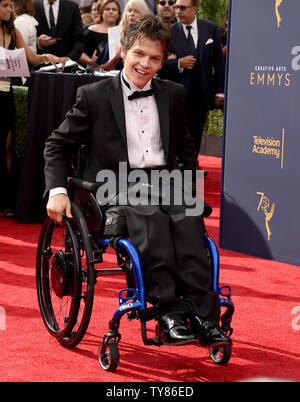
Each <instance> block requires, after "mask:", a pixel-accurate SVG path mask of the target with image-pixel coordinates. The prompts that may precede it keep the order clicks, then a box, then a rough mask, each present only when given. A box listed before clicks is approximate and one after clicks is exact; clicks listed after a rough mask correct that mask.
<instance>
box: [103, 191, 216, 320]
mask: <svg viewBox="0 0 300 402" xmlns="http://www.w3.org/2000/svg"><path fill="white" fill-rule="evenodd" d="M159 191H160V190H159ZM119 195H120V192H119ZM162 198H163V197H161V198H160V201H161V199H162ZM113 208H114V209H115V207H113ZM120 208H121V209H120V211H122V214H124V215H125V220H126V226H127V230H128V234H129V238H130V240H131V242H132V243H133V244H134V245H135V247H136V248H137V250H138V252H139V255H140V259H141V263H142V266H143V272H144V279H145V286H146V294H147V301H148V302H149V303H151V304H152V305H153V306H154V307H156V309H157V310H158V311H159V313H160V315H163V314H167V313H171V312H192V313H195V314H197V315H199V316H200V317H202V318H214V316H215V314H216V311H217V298H216V294H214V293H213V292H211V291H210V287H211V267H210V264H209V260H208V257H207V254H206V250H205V247H204V223H203V216H202V211H201V214H198V215H196V216H190V214H187V213H186V212H187V208H186V206H185V205H184V202H183V203H182V204H181V205H176V203H175V202H174V201H171V202H169V203H162V202H159V203H158V205H152V204H151V203H147V205H135V206H132V205H130V203H129V205H126V206H122V207H120ZM108 210H109V207H108ZM123 218H124V216H123Z"/></svg>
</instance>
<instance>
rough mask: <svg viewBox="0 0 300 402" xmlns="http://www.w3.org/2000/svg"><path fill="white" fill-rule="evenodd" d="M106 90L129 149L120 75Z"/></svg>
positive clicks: (123, 138)
mask: <svg viewBox="0 0 300 402" xmlns="http://www.w3.org/2000/svg"><path fill="white" fill-rule="evenodd" d="M106 90H107V95H108V98H109V100H110V103H111V107H112V110H113V114H114V117H115V119H116V122H117V125H118V127H119V130H120V134H121V137H122V140H123V142H124V144H125V146H126V149H127V139H126V123H125V110H124V102H123V92H122V87H121V81H120V74H119V75H118V76H116V77H114V78H113V79H112V81H111V85H110V86H108V87H107V88H106Z"/></svg>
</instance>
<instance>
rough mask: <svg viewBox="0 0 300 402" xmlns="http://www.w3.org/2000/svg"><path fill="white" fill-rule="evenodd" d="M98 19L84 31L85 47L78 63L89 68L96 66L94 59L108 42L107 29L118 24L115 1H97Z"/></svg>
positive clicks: (119, 13) (117, 6)
mask: <svg viewBox="0 0 300 402" xmlns="http://www.w3.org/2000/svg"><path fill="white" fill-rule="evenodd" d="M97 6H98V10H99V17H98V18H97V20H96V23H95V24H93V25H90V26H88V27H87V28H86V29H85V31H84V33H83V34H84V37H85V43H86V44H85V46H84V48H83V53H82V55H81V56H80V59H79V63H81V64H87V65H89V66H95V65H96V59H97V57H98V55H99V53H100V52H101V51H102V49H103V48H104V46H105V44H106V43H107V40H108V28H110V27H114V26H116V25H118V24H119V22H120V18H121V10H120V6H119V3H118V2H117V1H116V0H104V1H102V0H99V1H98V3H97Z"/></svg>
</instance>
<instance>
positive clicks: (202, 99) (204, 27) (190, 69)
mask: <svg viewBox="0 0 300 402" xmlns="http://www.w3.org/2000/svg"><path fill="white" fill-rule="evenodd" d="M174 9H175V15H176V18H177V20H178V22H177V23H176V24H174V25H172V27H171V28H172V31H173V39H172V44H171V49H170V53H171V54H173V55H175V56H176V59H175V58H172V59H169V60H167V61H166V62H165V64H164V66H163V68H162V69H161V71H160V72H159V75H160V77H161V78H167V79H170V80H172V81H175V82H178V83H180V84H183V85H184V86H185V88H186V89H187V113H188V116H187V117H188V124H189V130H190V133H191V135H192V136H193V138H194V141H195V144H196V148H197V152H198V153H199V150H200V145H201V139H202V132H203V127H204V124H205V120H206V117H207V112H208V110H210V109H214V108H216V107H217V108H220V107H222V105H223V101H224V78H225V72H224V58H223V55H222V49H221V43H220V38H219V32H218V31H219V29H218V27H217V25H216V24H215V23H213V22H211V21H207V20H203V19H198V18H197V17H196V13H197V9H198V0H177V1H176V3H175V5H174Z"/></svg>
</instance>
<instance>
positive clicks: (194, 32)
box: [181, 17, 198, 47]
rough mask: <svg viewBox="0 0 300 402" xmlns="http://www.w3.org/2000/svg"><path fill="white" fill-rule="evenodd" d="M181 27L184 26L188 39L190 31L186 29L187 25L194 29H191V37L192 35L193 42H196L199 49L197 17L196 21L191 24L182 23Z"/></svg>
mask: <svg viewBox="0 0 300 402" xmlns="http://www.w3.org/2000/svg"><path fill="white" fill-rule="evenodd" d="M181 25H182V28H183V32H184V33H185V36H186V37H188V34H189V31H188V29H187V28H186V27H187V25H190V26H191V27H192V28H191V35H192V37H193V40H194V45H195V47H197V45H198V24H197V19H196V17H195V19H194V21H193V22H192V23H191V24H183V23H181Z"/></svg>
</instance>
